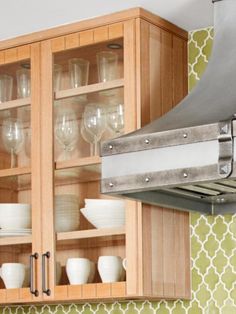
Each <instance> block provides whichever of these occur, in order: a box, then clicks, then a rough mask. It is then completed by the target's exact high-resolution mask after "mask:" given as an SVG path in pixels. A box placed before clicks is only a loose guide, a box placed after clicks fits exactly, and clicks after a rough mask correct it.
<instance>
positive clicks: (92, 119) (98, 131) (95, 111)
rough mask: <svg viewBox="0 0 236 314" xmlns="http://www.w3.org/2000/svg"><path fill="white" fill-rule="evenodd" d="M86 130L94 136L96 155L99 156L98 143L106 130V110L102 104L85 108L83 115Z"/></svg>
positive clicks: (89, 105)
mask: <svg viewBox="0 0 236 314" xmlns="http://www.w3.org/2000/svg"><path fill="white" fill-rule="evenodd" d="M83 121H84V126H85V129H86V130H87V131H88V132H90V133H91V134H92V136H93V143H94V154H95V155H97V154H98V142H99V141H100V140H101V137H102V135H103V133H104V131H105V129H106V115H105V110H104V108H103V106H102V105H101V104H98V103H97V104H96V103H94V104H93V103H91V104H88V105H87V106H86V107H85V110H84V114H83Z"/></svg>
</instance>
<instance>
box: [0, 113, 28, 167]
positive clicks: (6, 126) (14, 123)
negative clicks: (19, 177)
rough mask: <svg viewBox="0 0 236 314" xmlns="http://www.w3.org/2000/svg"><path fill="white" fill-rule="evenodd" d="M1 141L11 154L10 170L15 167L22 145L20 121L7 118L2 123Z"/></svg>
mask: <svg viewBox="0 0 236 314" xmlns="http://www.w3.org/2000/svg"><path fill="white" fill-rule="evenodd" d="M2 139H3V143H4V146H5V148H6V150H7V151H8V152H9V153H11V168H13V167H15V166H16V158H15V155H17V154H18V153H19V152H20V150H21V148H22V146H23V143H24V129H23V125H22V122H21V120H19V119H15V118H9V119H6V120H4V121H3V125H2Z"/></svg>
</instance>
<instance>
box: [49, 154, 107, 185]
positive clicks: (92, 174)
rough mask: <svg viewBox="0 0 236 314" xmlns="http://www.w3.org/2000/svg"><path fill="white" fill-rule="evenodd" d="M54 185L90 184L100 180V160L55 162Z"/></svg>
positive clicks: (92, 158) (86, 158)
mask: <svg viewBox="0 0 236 314" xmlns="http://www.w3.org/2000/svg"><path fill="white" fill-rule="evenodd" d="M55 169H56V172H55V183H56V185H66V184H74V183H78V182H90V181H94V180H99V179H100V173H101V158H100V157H99V156H92V157H85V158H78V159H75V160H66V161H60V162H56V164H55Z"/></svg>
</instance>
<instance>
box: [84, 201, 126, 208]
mask: <svg viewBox="0 0 236 314" xmlns="http://www.w3.org/2000/svg"><path fill="white" fill-rule="evenodd" d="M85 207H92V208H94V207H95V208H98V207H99V208H102V207H103V208H104V207H106V208H107V207H112V208H117V209H124V208H125V201H123V200H110V199H91V198H86V199H85Z"/></svg>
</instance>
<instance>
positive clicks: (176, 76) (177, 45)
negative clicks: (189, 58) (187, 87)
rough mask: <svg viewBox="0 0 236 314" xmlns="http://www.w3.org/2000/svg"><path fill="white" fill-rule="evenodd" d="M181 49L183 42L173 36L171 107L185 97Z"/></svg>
mask: <svg viewBox="0 0 236 314" xmlns="http://www.w3.org/2000/svg"><path fill="white" fill-rule="evenodd" d="M183 48H184V47H183V40H182V39H181V38H179V37H177V36H173V106H175V105H177V104H178V103H179V102H180V101H181V100H182V99H183V97H184V96H185V93H184V66H183V60H184V49H183Z"/></svg>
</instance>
